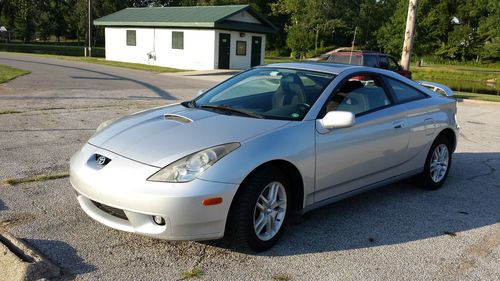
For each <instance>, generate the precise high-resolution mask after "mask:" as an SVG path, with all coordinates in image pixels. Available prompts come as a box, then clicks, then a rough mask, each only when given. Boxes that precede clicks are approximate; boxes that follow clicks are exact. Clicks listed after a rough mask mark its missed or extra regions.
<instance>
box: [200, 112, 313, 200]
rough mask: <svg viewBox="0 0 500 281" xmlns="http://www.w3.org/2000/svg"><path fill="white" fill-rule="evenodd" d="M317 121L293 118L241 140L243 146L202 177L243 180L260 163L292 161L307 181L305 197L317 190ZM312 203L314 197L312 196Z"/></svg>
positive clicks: (234, 180)
mask: <svg viewBox="0 0 500 281" xmlns="http://www.w3.org/2000/svg"><path fill="white" fill-rule="evenodd" d="M314 128H315V122H314V121H302V122H291V123H290V124H289V125H287V126H285V127H282V128H280V129H278V130H277V131H274V132H270V133H266V134H265V135H260V136H257V137H255V138H252V139H250V140H247V141H245V142H243V143H241V147H240V148H238V149H236V150H234V151H233V152H231V153H230V154H228V155H226V156H225V157H224V158H222V159H221V160H219V161H218V162H217V163H215V164H214V165H213V166H212V167H210V168H209V169H208V170H207V171H205V172H204V173H203V174H202V175H201V176H200V177H199V178H200V179H203V180H207V181H215V182H222V183H231V184H241V183H242V182H243V180H244V179H245V178H246V177H247V176H248V175H249V174H250V173H251V172H252V171H253V170H255V169H256V168H257V167H259V166H261V165H262V164H264V163H267V162H270V161H273V160H284V161H288V162H290V163H291V164H293V165H294V166H295V167H296V168H297V169H298V170H299V172H300V174H301V177H302V181H303V183H304V198H308V196H307V195H310V194H312V193H313V192H314V175H315V169H316V167H315V163H316V157H315V146H314ZM307 201H311V202H310V203H312V197H311V199H310V200H307Z"/></svg>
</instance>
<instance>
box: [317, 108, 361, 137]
mask: <svg viewBox="0 0 500 281" xmlns="http://www.w3.org/2000/svg"><path fill="white" fill-rule="evenodd" d="M318 123H319V125H320V127H321V129H320V130H318V131H319V132H320V133H326V132H328V131H329V130H331V129H335V128H338V129H340V128H348V127H352V126H354V124H355V123H356V117H354V114H352V112H349V111H330V112H328V113H327V114H326V115H325V117H323V119H319V120H318Z"/></svg>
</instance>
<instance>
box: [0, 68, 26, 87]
mask: <svg viewBox="0 0 500 281" xmlns="http://www.w3.org/2000/svg"><path fill="white" fill-rule="evenodd" d="M28 73H30V72H29V71H27V70H22V69H17V68H13V67H10V66H5V65H1V64H0V84H2V83H5V82H7V81H9V80H12V79H14V78H16V77H18V76H22V75H26V74H28Z"/></svg>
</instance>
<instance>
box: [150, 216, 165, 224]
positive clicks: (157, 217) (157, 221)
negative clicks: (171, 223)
mask: <svg viewBox="0 0 500 281" xmlns="http://www.w3.org/2000/svg"><path fill="white" fill-rule="evenodd" d="M153 221H154V222H155V223H156V224H157V225H165V220H164V219H163V218H162V217H160V216H153Z"/></svg>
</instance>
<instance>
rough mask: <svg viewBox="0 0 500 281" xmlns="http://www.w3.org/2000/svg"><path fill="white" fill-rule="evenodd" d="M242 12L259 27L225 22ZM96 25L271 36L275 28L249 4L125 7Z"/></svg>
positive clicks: (99, 20) (103, 18)
mask: <svg viewBox="0 0 500 281" xmlns="http://www.w3.org/2000/svg"><path fill="white" fill-rule="evenodd" d="M242 11H247V12H249V13H250V14H251V15H252V16H254V17H255V18H256V19H257V20H259V21H260V22H261V23H262V24H255V23H243V22H235V21H230V20H226V19H227V18H229V17H231V16H232V15H234V14H237V13H239V12H242ZM94 25H100V26H140V27H188V28H223V29H229V30H238V31H247V32H252V31H253V32H261V33H275V32H276V31H277V28H276V27H275V26H274V25H273V24H272V23H270V22H269V21H268V20H267V19H265V18H264V17H263V16H262V15H260V14H259V13H257V12H255V11H254V10H253V9H252V8H251V7H250V6H249V5H227V6H188V7H147V8H126V9H123V10H120V11H118V12H116V13H113V14H109V15H107V16H104V17H102V18H99V19H96V20H94Z"/></svg>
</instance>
